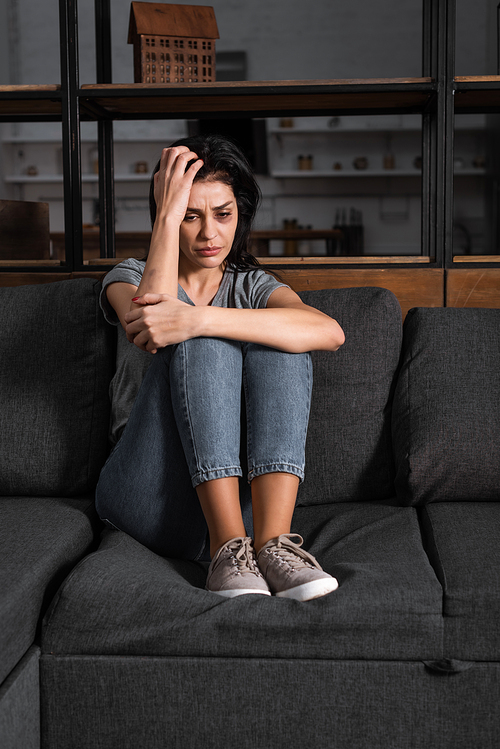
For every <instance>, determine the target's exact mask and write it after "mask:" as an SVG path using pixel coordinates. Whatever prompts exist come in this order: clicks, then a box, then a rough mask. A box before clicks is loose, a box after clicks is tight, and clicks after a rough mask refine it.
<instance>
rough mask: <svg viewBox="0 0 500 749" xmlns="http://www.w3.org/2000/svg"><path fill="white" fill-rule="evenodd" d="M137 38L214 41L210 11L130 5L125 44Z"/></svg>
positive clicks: (167, 5) (214, 27)
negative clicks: (157, 37) (172, 37)
mask: <svg viewBox="0 0 500 749" xmlns="http://www.w3.org/2000/svg"><path fill="white" fill-rule="evenodd" d="M137 35H139V36H142V35H150V36H175V37H193V38H198V39H218V38H219V30H218V28H217V21H216V20H215V13H214V9H213V8H212V7H210V6H206V5H173V4H171V3H142V2H133V3H131V7H130V23H129V30H128V42H129V44H133V43H134V38H135V37H136V36H137Z"/></svg>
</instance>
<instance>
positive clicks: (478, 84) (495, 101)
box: [454, 75, 500, 114]
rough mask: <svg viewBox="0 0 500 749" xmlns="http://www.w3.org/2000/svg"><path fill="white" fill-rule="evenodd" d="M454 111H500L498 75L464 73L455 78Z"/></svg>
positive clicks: (461, 112) (463, 112)
mask: <svg viewBox="0 0 500 749" xmlns="http://www.w3.org/2000/svg"><path fill="white" fill-rule="evenodd" d="M454 99H455V111H456V112H457V113H460V114H467V113H473V112H500V76H499V75H476V76H472V75H464V76H457V77H456V78H455V97H454Z"/></svg>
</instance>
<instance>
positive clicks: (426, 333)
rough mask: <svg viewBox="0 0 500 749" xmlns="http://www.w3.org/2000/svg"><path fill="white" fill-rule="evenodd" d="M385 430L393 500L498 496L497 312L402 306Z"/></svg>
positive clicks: (499, 320) (499, 341) (499, 344)
mask: <svg viewBox="0 0 500 749" xmlns="http://www.w3.org/2000/svg"><path fill="white" fill-rule="evenodd" d="M393 430H394V434H393V440H394V450H395V459H396V467H397V474H396V488H397V493H398V498H399V501H400V503H402V504H407V505H423V504H427V503H428V502H450V501H453V500H455V501H463V502H468V501H489V500H496V501H498V500H500V310H497V309H451V308H448V309H442V308H440V309H414V310H410V312H409V313H408V316H407V318H406V320H405V325H404V339H403V352H402V367H401V373H400V376H399V380H398V384H397V387H396V391H395V397H394V407H393Z"/></svg>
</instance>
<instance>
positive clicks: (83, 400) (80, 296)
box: [0, 279, 114, 496]
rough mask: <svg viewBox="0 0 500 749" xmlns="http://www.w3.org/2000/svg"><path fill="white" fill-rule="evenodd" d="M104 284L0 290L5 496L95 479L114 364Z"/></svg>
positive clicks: (65, 491)
mask: <svg viewBox="0 0 500 749" xmlns="http://www.w3.org/2000/svg"><path fill="white" fill-rule="evenodd" d="M99 288H100V284H97V283H96V282H95V281H93V280H91V279H78V280H72V281H59V282H57V283H50V284H43V285H35V286H18V287H16V288H0V306H1V307H2V317H3V319H2V325H1V326H0V352H1V359H0V495H4V496H9V495H10V496H14V495H17V496H21V495H24V496H41V495H45V496H72V495H76V494H83V493H85V492H87V491H90V490H91V489H93V487H94V485H95V483H96V481H97V477H98V474H99V471H100V469H101V467H102V464H103V462H104V460H105V457H106V452H107V449H108V446H107V434H108V425H109V398H108V387H109V382H110V379H111V376H112V369H113V367H114V346H113V338H112V333H113V331H112V328H111V326H109V325H107V324H106V323H105V322H104V319H103V316H102V313H101V312H100V309H99V306H98V293H99ZM27 466H29V470H27Z"/></svg>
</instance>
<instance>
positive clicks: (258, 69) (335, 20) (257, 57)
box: [210, 0, 422, 81]
mask: <svg viewBox="0 0 500 749" xmlns="http://www.w3.org/2000/svg"><path fill="white" fill-rule="evenodd" d="M210 4H211V5H212V6H213V7H214V10H215V16H216V19H217V24H218V28H219V34H220V39H219V40H217V43H216V48H217V50H218V51H222V50H226V49H227V50H243V51H245V52H246V53H247V58H248V61H249V66H248V77H249V80H257V81H258V80H307V79H322V78H392V77H403V76H417V77H418V76H420V75H421V70H422V63H421V48H422V17H421V16H422V8H421V3H420V2H416V3H415V2H404V3H395V2H393V1H392V0H379V2H376V3H373V2H367V1H366V0H349V2H345V3H341V2H332V0H316V1H315V2H313V3H306V2H290V0H273V2H269V1H268V0H253V1H252V2H247V0H233V1H232V2H231V3H228V2H227V0H213V2H211V3H210Z"/></svg>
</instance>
